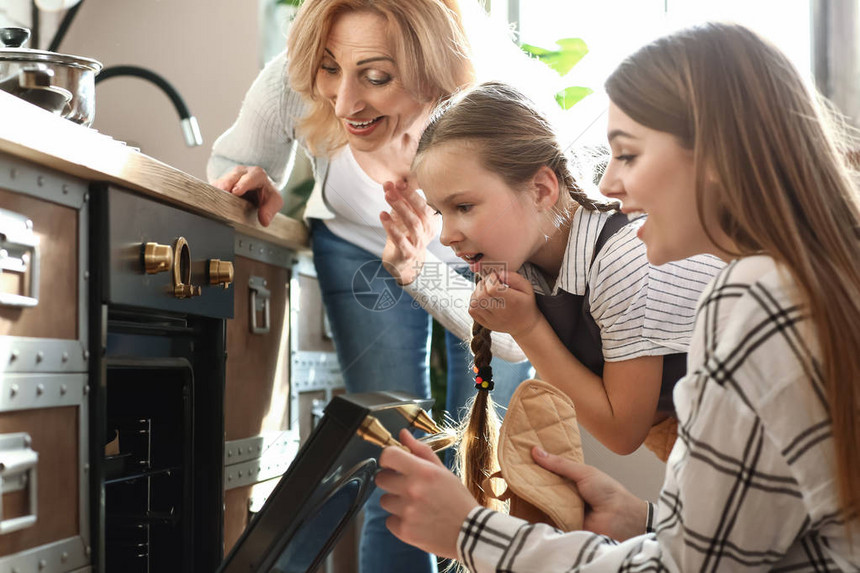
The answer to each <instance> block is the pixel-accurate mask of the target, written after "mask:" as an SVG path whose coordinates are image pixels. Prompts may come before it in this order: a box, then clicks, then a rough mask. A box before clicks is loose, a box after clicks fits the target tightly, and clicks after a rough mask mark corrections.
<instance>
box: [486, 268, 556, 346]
mask: <svg viewBox="0 0 860 573" xmlns="http://www.w3.org/2000/svg"><path fill="white" fill-rule="evenodd" d="M469 315H471V317H472V318H473V319H475V320H476V321H477V322H478V323H479V324H481V325H482V326H484V327H485V328H489V329H490V330H493V331H495V332H507V333H508V334H510V335H511V336H513V337H514V338H516V337H517V336H518V335H520V334H522V333H525V332H528V331H530V330H531V329H532V328H534V326H535V325H536V324H537V323H538V322H540V321H541V320H543V315H542V314H541V313H540V310H539V309H538V307H537V303H535V297H534V289H533V288H532V284H531V283H530V282H529V281H528V279H526V278H525V277H523V276H522V275H521V274H519V273H516V272H513V271H506V270H503V271H499V272H496V271H493V272H491V273H490V274H489V275H487V276H485V277H484V278H483V280H481V281H480V282H479V283H478V284H477V285H476V286H475V291H474V292H473V293H472V300H471V302H470V304H469Z"/></svg>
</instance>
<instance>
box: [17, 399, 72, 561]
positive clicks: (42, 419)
mask: <svg viewBox="0 0 860 573" xmlns="http://www.w3.org/2000/svg"><path fill="white" fill-rule="evenodd" d="M78 416H79V409H78V408H76V407H72V406H63V407H57V408H44V409H38V410H20V411H14V412H3V413H0V434H11V433H14V432H26V433H27V434H29V435H30V437H31V438H32V444H31V446H30V447H31V448H32V449H33V450H34V451H36V452H37V453H38V454H39V461H38V464H37V476H38V479H37V483H38V493H37V504H38V513H37V515H36V523H35V524H34V525H33V526H31V527H27V528H25V529H20V530H18V531H12V532H10V533H7V534H4V535H0V556H4V555H10V554H13V553H18V552H19V551H24V550H25V549H30V548H32V547H37V546H39V545H44V544H46V543H51V542H53V541H58V540H60V539H66V538H69V537H74V536H76V535H78V534H79V533H80V532H79V519H80V515H79V514H80V510H81V508H80V507H79V496H78V492H79V489H80V482H79V481H78V480H79V478H78V476H79V467H78V460H79V450H78V447H79V445H78V444H79V443H80V441H79V432H78V428H79V419H78ZM29 511H30V508H29V503H28V502H27V496H26V489H25V490H20V491H15V492H11V493H7V494H5V495H3V519H9V518H10V517H19V516H21V515H25V514H26V513H27V512H29Z"/></svg>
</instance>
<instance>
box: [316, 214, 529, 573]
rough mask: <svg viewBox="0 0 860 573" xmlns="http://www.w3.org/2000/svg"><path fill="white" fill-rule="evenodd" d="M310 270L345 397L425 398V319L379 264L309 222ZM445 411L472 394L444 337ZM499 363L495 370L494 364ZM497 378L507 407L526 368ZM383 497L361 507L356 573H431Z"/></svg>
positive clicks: (461, 351)
mask: <svg viewBox="0 0 860 573" xmlns="http://www.w3.org/2000/svg"><path fill="white" fill-rule="evenodd" d="M311 243H312V247H313V255H314V266H315V267H316V272H317V278H318V279H319V284H320V289H321V291H322V299H323V304H324V305H325V309H326V313H327V315H328V318H329V323H330V324H331V328H332V335H333V337H334V343H335V349H336V351H337V357H338V362H339V364H340V367H341V372H342V374H343V379H344V383H345V385H346V389H347V391H348V392H351V393H354V392H371V391H374V390H401V391H404V392H408V393H410V394H413V395H416V396H420V397H425V398H429V397H430V366H429V364H430V362H429V358H430V332H431V326H432V320H431V317H430V315H429V314H427V312H425V311H424V310H423V309H422V308H420V307H419V306H418V305H417V304H414V301H413V299H412V298H411V297H410V296H409V295H407V294H406V293H404V292H403V290H402V289H401V288H400V287H399V286H397V283H396V282H395V280H394V279H393V278H392V277H391V275H389V274H388V273H387V272H386V271H385V269H384V268H383V267H382V264H381V262H380V260H379V257H377V256H375V255H373V254H371V253H370V252H368V251H365V250H364V249H361V248H360V247H357V246H355V245H353V244H352V243H349V242H348V241H345V240H343V239H341V238H340V237H337V236H336V235H334V234H333V233H332V232H331V231H329V230H328V228H327V227H326V226H325V224H324V223H322V222H321V221H319V220H311ZM446 337H447V341H446V342H447V347H448V351H449V353H450V354H449V358H448V397H447V398H448V404H447V405H446V409H448V411H449V412H451V415H452V416H453V415H454V413H455V412H457V411H459V410H460V408H461V407H462V406H463V405H464V404H465V400H466V399H467V398H468V397H469V396H470V395H471V394H472V393H474V381H473V379H472V376H473V375H472V372H471V369H470V364H471V355H470V352H469V350H468V349H467V348H466V347H465V345H463V344H462V343H461V341H460V340H459V339H457V338H456V337H455V336H453V335H451V334H450V333H447V332H446ZM497 363H498V364H497ZM493 366H494V372H495V371H498V375H496V376H494V378H496V389H495V391H494V396H493V397H494V398H497V396H498V398H500V399H501V400H500V401H502V402H503V403H504V404H507V399H509V398H510V395H511V394H512V393H513V390H514V388H515V387H516V385H517V384H518V383H519V382H520V381H522V380H524V379H526V378H528V377H529V371H530V366H529V364H528V363H527V362H526V363H522V364H515V365H511V364H508V363H505V362H503V361H501V360H494V363H493ZM380 495H381V492H380V491H378V490H377V491H375V492H374V493H373V494H372V496H371V498H370V499H369V500H368V502H367V504H366V505H365V517H364V527H363V528H362V532H361V542H360V545H359V564H360V566H359V571H361V573H386V572H392V573H394V572H397V573H400V572H405V571H408V572H410V573H435V571H436V559H435V557H434V556H432V555H428V554H427V553H424V552H423V551H420V550H419V549H416V548H414V547H412V546H410V545H407V544H405V543H403V542H401V541H400V540H398V539H397V538H396V537H394V535H392V534H391V533H390V532H389V531H388V529H387V528H386V527H385V519H386V517H387V516H388V514H387V513H386V512H385V511H383V510H382V508H380V507H379V497H380Z"/></svg>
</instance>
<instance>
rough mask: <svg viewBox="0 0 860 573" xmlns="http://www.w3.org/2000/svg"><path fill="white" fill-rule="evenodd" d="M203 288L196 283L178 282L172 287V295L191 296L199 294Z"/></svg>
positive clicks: (177, 296)
mask: <svg viewBox="0 0 860 573" xmlns="http://www.w3.org/2000/svg"><path fill="white" fill-rule="evenodd" d="M201 292H203V290H202V289H201V288H200V287H199V286H197V285H187V284H178V285H175V286H174V287H173V296H175V297H176V298H191V297H193V296H200V293H201Z"/></svg>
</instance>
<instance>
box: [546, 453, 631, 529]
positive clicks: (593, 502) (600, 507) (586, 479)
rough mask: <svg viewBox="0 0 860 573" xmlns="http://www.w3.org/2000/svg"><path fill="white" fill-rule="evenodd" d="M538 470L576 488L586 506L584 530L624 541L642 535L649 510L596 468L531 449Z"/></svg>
mask: <svg viewBox="0 0 860 573" xmlns="http://www.w3.org/2000/svg"><path fill="white" fill-rule="evenodd" d="M532 458H534V460H535V462H537V464H538V465H539V466H541V467H542V468H544V469H547V470H549V471H551V472H553V473H555V474H558V475H560V476H561V477H563V478H567V479H569V480H570V481H572V482H573V483H574V484H575V485H576V489H577V490H579V495H580V496H582V500H583V501H584V502H585V503H586V506H585V519H584V521H583V523H582V526H583V528H584V529H587V530H588V531H593V532H594V533H598V534H600V535H607V536H609V537H611V538H612V539H616V540H618V541H624V540H625V539H629V538H631V537H635V536H637V535H641V534H643V533H645V521H646V520H647V517H648V506H647V505H646V503H645V502H644V501H642V500H641V499H639V498H638V497H636V496H635V495H633V494H632V493H630V492H629V491H627V490H626V489H625V488H624V486H622V485H621V484H620V483H618V482H617V481H615V480H614V479H612V478H611V477H609V476H608V475H606V474H605V473H603V472H601V471H600V470H598V469H597V468H595V467H592V466H589V465H585V464H580V463H576V462H574V461H571V460H568V459H566V458H563V457H561V456H556V455H553V454H549V453H547V452H545V451H544V450H542V449H540V448H539V447H537V446H535V447H534V448H532Z"/></svg>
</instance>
